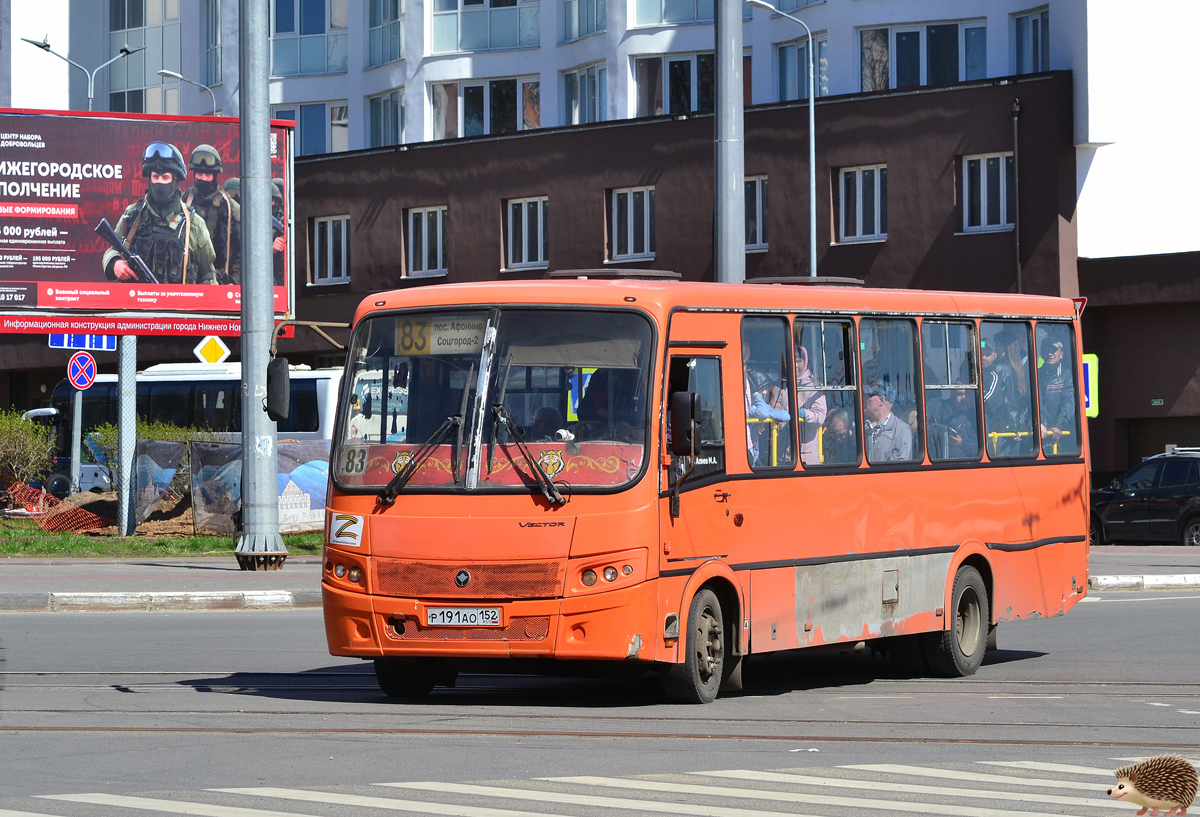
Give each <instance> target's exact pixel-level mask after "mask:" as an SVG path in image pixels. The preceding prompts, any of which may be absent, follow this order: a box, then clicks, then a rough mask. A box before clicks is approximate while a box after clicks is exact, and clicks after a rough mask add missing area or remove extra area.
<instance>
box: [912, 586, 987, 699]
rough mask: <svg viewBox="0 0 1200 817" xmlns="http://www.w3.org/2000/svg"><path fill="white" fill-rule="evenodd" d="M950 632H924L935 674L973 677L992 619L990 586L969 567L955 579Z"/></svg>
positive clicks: (932, 669)
mask: <svg viewBox="0 0 1200 817" xmlns="http://www.w3.org/2000/svg"><path fill="white" fill-rule="evenodd" d="M946 615H947V617H948V618H949V623H950V629H948V630H942V631H940V632H936V633H925V634H924V636H923V641H924V644H925V660H926V661H928V662H929V669H930V670H931V671H932V672H933V674H934V675H937V676H940V677H943V678H956V677H963V676H966V675H974V674H975V671H976V670H977V669H979V665H980V664H981V663H982V662H983V654H984V652H985V651H986V650H987V639H988V625H989V623H990V622H991V619H990V618H989V607H988V596H987V585H985V584H984V583H983V576H980V575H979V571H978V570H976V569H975V568H973V567H971V566H970V565H963V566H962V567H960V568H959V569H958V573H957V574H955V576H954V590H953V592H952V593H951V594H950V606H949V608H948V609H947V610H946Z"/></svg>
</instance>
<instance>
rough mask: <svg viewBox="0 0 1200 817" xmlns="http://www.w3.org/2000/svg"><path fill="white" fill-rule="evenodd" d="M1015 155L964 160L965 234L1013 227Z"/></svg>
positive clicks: (1004, 154) (997, 155)
mask: <svg viewBox="0 0 1200 817" xmlns="http://www.w3.org/2000/svg"><path fill="white" fill-rule="evenodd" d="M1014 173H1015V168H1014V165H1013V155H1012V154H1011V153H989V154H985V155H983V156H964V157H963V231H964V232H975V231H980V232H984V231H987V230H1004V229H1007V228H1009V227H1011V226H1013V215H1014V214H1015V213H1016V209H1017V201H1016V185H1015V176H1014Z"/></svg>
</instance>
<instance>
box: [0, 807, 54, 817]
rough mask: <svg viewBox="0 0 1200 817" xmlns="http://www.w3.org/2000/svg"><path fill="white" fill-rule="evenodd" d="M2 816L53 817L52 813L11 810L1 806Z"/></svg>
mask: <svg viewBox="0 0 1200 817" xmlns="http://www.w3.org/2000/svg"><path fill="white" fill-rule="evenodd" d="M0 817H53V815H51V814H35V813H33V812H32V811H9V810H8V809H3V808H0Z"/></svg>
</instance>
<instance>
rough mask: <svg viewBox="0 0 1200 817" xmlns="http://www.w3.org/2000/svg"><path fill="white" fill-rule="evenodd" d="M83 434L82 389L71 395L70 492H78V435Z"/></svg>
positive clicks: (79, 451) (80, 452)
mask: <svg viewBox="0 0 1200 817" xmlns="http://www.w3.org/2000/svg"><path fill="white" fill-rule="evenodd" d="M82 434H83V390H82V389H76V390H75V393H74V394H73V395H72V396H71V493H73V494H77V493H79V456H80V454H82V453H83V452H82V451H81V450H80V449H81V448H82V446H81V445H80V436H81V435H82Z"/></svg>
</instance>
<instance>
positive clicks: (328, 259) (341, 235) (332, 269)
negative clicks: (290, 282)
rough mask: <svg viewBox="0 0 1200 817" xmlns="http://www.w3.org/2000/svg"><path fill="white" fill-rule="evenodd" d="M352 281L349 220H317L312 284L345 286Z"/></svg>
mask: <svg viewBox="0 0 1200 817" xmlns="http://www.w3.org/2000/svg"><path fill="white" fill-rule="evenodd" d="M349 280H350V216H333V217H332V218H314V219H313V230H312V283H314V284H344V283H346V282H347V281H349Z"/></svg>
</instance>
